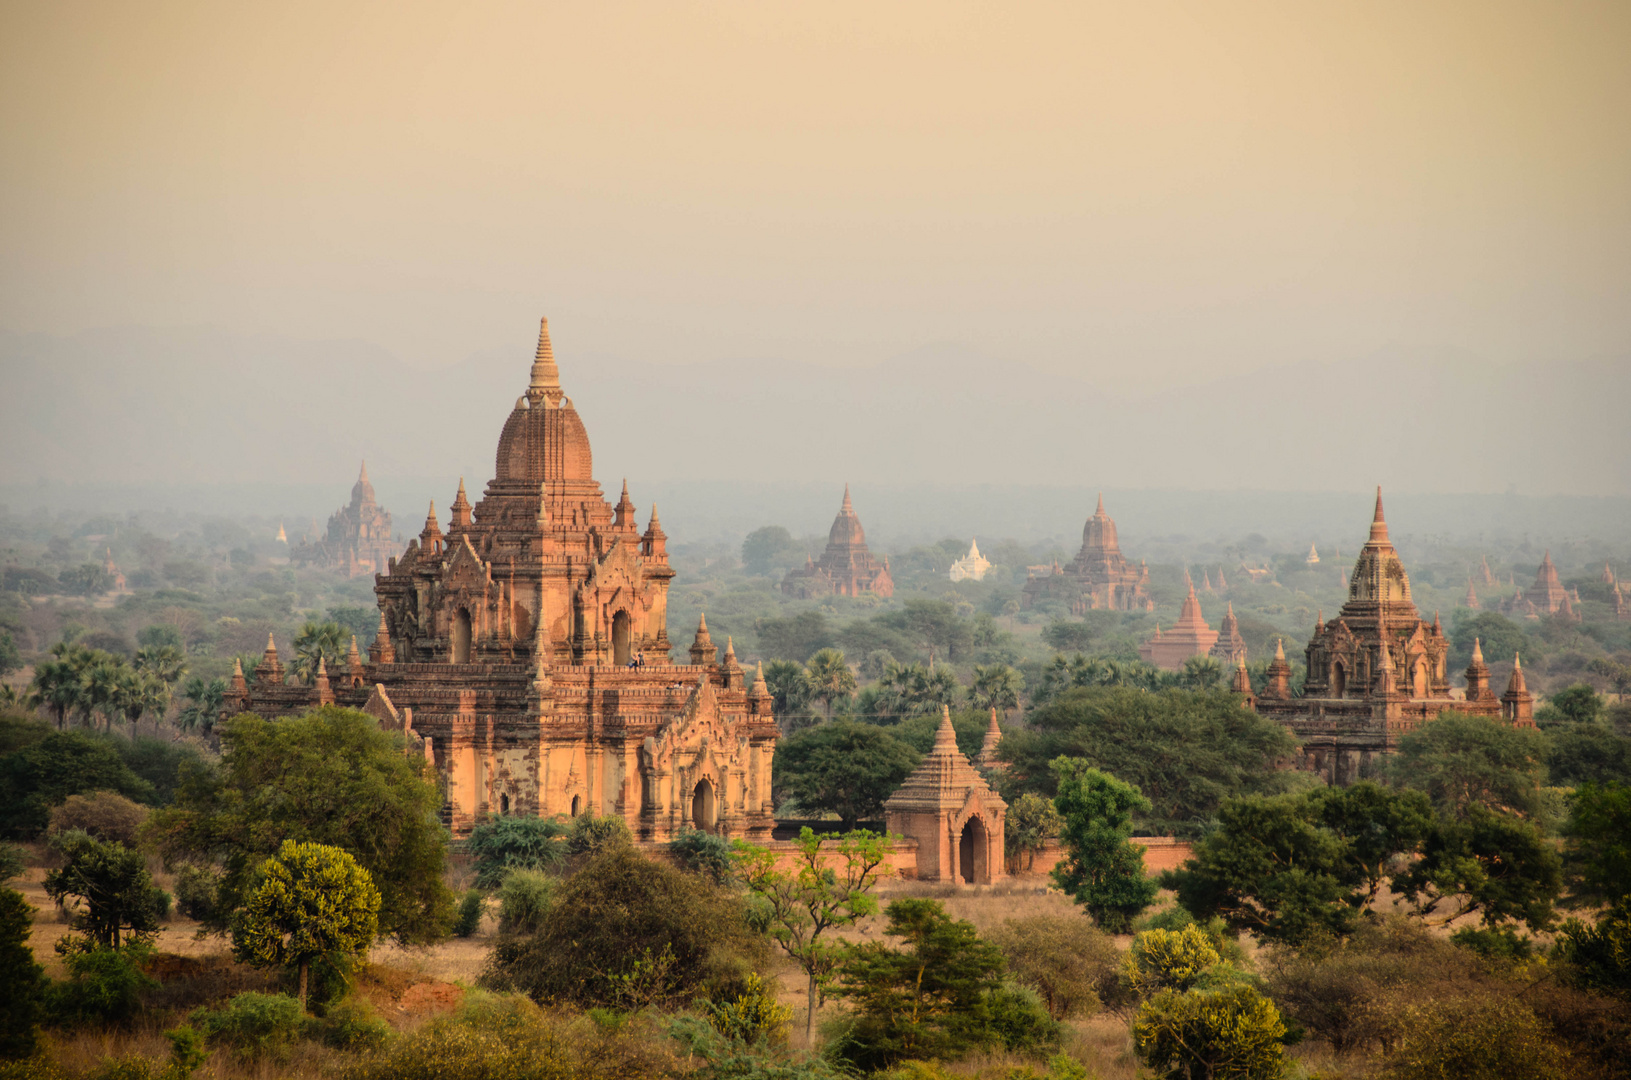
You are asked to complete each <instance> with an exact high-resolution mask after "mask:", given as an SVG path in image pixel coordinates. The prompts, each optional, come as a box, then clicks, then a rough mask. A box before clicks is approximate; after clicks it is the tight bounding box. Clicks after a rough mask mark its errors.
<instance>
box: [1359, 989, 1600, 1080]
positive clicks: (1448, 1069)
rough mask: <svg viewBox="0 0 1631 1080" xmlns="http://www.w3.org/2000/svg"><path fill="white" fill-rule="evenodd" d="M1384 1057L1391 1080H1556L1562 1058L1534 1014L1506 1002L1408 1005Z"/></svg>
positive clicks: (1562, 1065)
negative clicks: (1395, 1039) (1394, 1043)
mask: <svg viewBox="0 0 1631 1080" xmlns="http://www.w3.org/2000/svg"><path fill="white" fill-rule="evenodd" d="M1403 1019H1404V1022H1403V1023H1401V1024H1400V1025H1399V1036H1400V1038H1399V1041H1398V1043H1397V1046H1396V1048H1395V1049H1394V1050H1393V1052H1392V1053H1390V1054H1389V1055H1388V1058H1387V1066H1386V1070H1385V1072H1386V1075H1387V1076H1389V1077H1391V1078H1393V1080H1440V1078H1442V1077H1449V1076H1453V1077H1456V1078H1457V1080H1562V1078H1563V1077H1565V1076H1568V1075H1571V1073H1570V1071H1569V1070H1567V1069H1566V1068H1565V1064H1566V1062H1565V1058H1564V1055H1563V1053H1562V1051H1560V1050H1559V1049H1558V1047H1557V1046H1556V1045H1555V1044H1553V1043H1552V1042H1551V1040H1549V1039H1548V1038H1547V1036H1546V1030H1545V1027H1544V1026H1543V1025H1542V1024H1541V1022H1540V1021H1539V1020H1538V1019H1537V1018H1536V1017H1535V1014H1534V1013H1533V1012H1532V1011H1531V1010H1529V1009H1528V1008H1526V1007H1524V1006H1523V1005H1521V1004H1519V1003H1518V1002H1516V1001H1513V1000H1511V999H1509V998H1498V997H1492V998H1483V999H1476V998H1475V999H1470V1000H1467V999H1464V1000H1458V1001H1428V1002H1425V1003H1423V1004H1421V1005H1418V1006H1412V1007H1410V1008H1409V1009H1408V1010H1407V1011H1406V1015H1405V1017H1404V1018H1403Z"/></svg>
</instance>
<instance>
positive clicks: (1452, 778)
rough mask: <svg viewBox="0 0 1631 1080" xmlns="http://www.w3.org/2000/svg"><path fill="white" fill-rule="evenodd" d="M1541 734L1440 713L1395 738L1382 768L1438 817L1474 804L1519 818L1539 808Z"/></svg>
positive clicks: (1543, 758) (1464, 810)
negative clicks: (1396, 746) (1395, 750)
mask: <svg viewBox="0 0 1631 1080" xmlns="http://www.w3.org/2000/svg"><path fill="white" fill-rule="evenodd" d="M1548 749H1549V746H1548V743H1547V740H1546V736H1544V735H1542V734H1540V733H1539V732H1538V731H1534V730H1533V729H1529V728H1520V727H1514V726H1512V725H1511V724H1508V723H1506V722H1505V721H1502V720H1499V719H1496V718H1493V717H1486V716H1469V715H1467V714H1466V713H1459V712H1444V713H1440V714H1439V716H1438V718H1437V719H1436V720H1433V721H1430V722H1429V723H1426V724H1423V725H1422V726H1421V727H1419V728H1417V729H1416V730H1415V731H1412V732H1410V733H1408V734H1406V735H1405V736H1404V737H1403V738H1401V739H1400V740H1399V752H1398V753H1397V754H1394V755H1392V756H1390V757H1389V758H1388V759H1387V761H1386V762H1385V764H1384V766H1383V767H1384V769H1385V771H1386V773H1387V776H1388V779H1389V780H1391V781H1392V782H1393V783H1395V784H1398V785H1401V786H1404V787H1410V788H1415V789H1416V790H1417V791H1422V792H1426V794H1427V797H1428V798H1429V799H1431V800H1432V801H1433V807H1434V809H1436V810H1437V811H1438V812H1439V813H1441V814H1448V815H1450V816H1452V817H1465V816H1466V815H1467V814H1468V813H1469V812H1470V810H1471V808H1472V807H1473V806H1475V805H1476V806H1483V807H1487V808H1489V809H1491V810H1496V811H1501V812H1505V813H1514V814H1521V815H1529V814H1533V813H1534V812H1535V811H1536V810H1537V809H1538V799H1539V796H1540V786H1541V783H1542V781H1543V780H1544V779H1545V777H1546V759H1547V752H1548Z"/></svg>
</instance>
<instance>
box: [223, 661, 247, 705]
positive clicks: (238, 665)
mask: <svg viewBox="0 0 1631 1080" xmlns="http://www.w3.org/2000/svg"><path fill="white" fill-rule="evenodd" d="M248 693H249V680H247V679H245V678H244V662H243V661H242V660H241V659H234V660H233V661H232V680H231V681H230V682H229V683H227V695H228V696H229V697H234V698H243V697H245V696H247V695H248Z"/></svg>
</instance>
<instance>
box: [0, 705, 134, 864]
mask: <svg viewBox="0 0 1631 1080" xmlns="http://www.w3.org/2000/svg"><path fill="white" fill-rule="evenodd" d="M0 791H5V792H6V793H7V797H6V798H5V799H4V800H3V801H0V835H5V836H7V837H10V838H12V839H16V840H29V839H32V838H34V837H36V836H38V835H39V834H40V833H41V832H43V831H45V827H46V825H47V823H48V822H49V820H50V815H51V808H52V807H53V806H56V805H58V804H59V803H61V802H62V801H63V800H65V799H67V798H68V796H70V795H78V794H80V793H83V792H90V791H116V792H118V793H119V794H121V795H124V796H127V797H129V798H132V799H135V800H137V801H138V802H141V801H150V800H152V798H153V786H152V785H151V784H149V783H148V782H147V781H145V780H143V779H142V778H141V777H139V776H137V775H136V774H135V773H133V772H132V771H131V770H130V768H129V767H128V766H127V765H126V764H125V763H124V762H123V761H122V760H120V758H119V755H118V753H117V752H115V751H114V749H113V748H112V747H111V746H109V745H108V744H107V742H106V741H104V740H102V739H99V738H96V737H95V736H92V735H87V734H85V733H84V732H80V731H53V732H51V733H50V734H48V735H47V736H46V737H45V738H43V739H41V740H40V741H38V742H36V743H34V744H32V745H30V746H25V747H22V748H21V749H18V750H14V751H12V752H11V753H9V754H5V755H3V756H0Z"/></svg>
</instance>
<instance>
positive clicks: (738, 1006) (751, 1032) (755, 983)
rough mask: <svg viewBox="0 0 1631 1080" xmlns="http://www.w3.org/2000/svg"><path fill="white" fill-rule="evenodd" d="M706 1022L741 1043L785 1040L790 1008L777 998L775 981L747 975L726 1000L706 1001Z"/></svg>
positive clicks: (790, 1014) (790, 1015)
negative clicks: (739, 987) (770, 983)
mask: <svg viewBox="0 0 1631 1080" xmlns="http://www.w3.org/2000/svg"><path fill="white" fill-rule="evenodd" d="M706 1009H707V1013H708V1023H710V1024H712V1025H713V1027H714V1030H715V1031H717V1032H719V1033H720V1034H721V1035H723V1036H724V1037H725V1038H727V1039H732V1040H734V1041H736V1042H742V1043H750V1044H751V1043H758V1042H766V1043H784V1042H786V1041H787V1025H788V1024H790V1023H791V1022H792V1020H793V1010H792V1009H790V1008H788V1007H787V1006H785V1005H781V1004H778V1003H777V1001H776V990H775V986H774V984H772V985H770V986H766V985H765V983H764V980H763V979H761V978H759V976H758V975H756V974H754V975H749V976H748V977H747V980H746V986H745V987H744V988H743V990H742V992H741V993H739V994H737V995H736V996H735V997H734V998H731V999H730V1000H729V1001H725V1002H712V1001H710V1002H707V1003H706Z"/></svg>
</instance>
